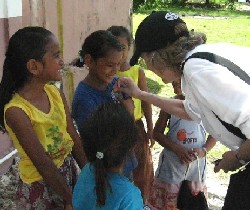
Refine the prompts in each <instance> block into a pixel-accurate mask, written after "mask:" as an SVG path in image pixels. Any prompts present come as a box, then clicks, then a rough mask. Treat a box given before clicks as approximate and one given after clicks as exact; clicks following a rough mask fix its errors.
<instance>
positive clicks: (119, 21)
mask: <svg viewBox="0 0 250 210" xmlns="http://www.w3.org/2000/svg"><path fill="white" fill-rule="evenodd" d="M14 1H15V2H16V5H20V8H19V9H20V10H21V15H19V14H20V12H19V13H18V12H17V13H18V15H17V16H15V17H8V15H7V17H1V10H5V9H6V8H5V7H6V5H8V4H10V2H11V4H12V5H13V4H14ZM0 2H4V4H1V3H0V7H2V8H1V9H0V66H1V67H0V78H1V77H2V65H3V61H4V53H5V50H6V47H7V44H8V40H9V38H10V36H11V35H12V34H13V33H14V32H15V31H16V30H18V29H19V28H22V27H24V26H29V25H40V26H44V27H45V28H47V29H49V30H51V31H52V32H53V33H54V34H55V35H56V36H57V37H58V38H59V41H60V46H61V49H62V52H63V57H64V60H65V63H68V62H70V61H71V60H72V59H73V58H75V57H76V56H77V53H78V51H79V49H80V47H81V44H82V42H83V40H84V39H85V37H86V36H87V35H89V34H90V33H91V32H93V31H95V30H98V29H107V28H108V27H109V26H111V25H123V26H126V27H128V28H129V29H130V28H131V20H132V17H131V11H132V9H131V7H132V0H102V1H100V0H88V1H87V0H85V1H83V0H70V1H69V0H49V1H48V0H1V1H0ZM31 4H32V5H31ZM37 5H38V6H37ZM4 6H5V7H4ZM3 7H4V9H3ZM30 8H31V10H30ZM7 9H9V10H12V8H8V6H7ZM17 10H18V8H17ZM36 15H37V16H36Z"/></svg>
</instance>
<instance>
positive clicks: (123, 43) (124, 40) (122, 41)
mask: <svg viewBox="0 0 250 210" xmlns="http://www.w3.org/2000/svg"><path fill="white" fill-rule="evenodd" d="M117 39H118V40H119V42H120V44H121V46H122V52H123V54H122V60H121V64H123V63H125V62H126V61H127V58H128V54H129V50H130V46H129V43H128V40H127V38H126V37H123V36H119V37H117Z"/></svg>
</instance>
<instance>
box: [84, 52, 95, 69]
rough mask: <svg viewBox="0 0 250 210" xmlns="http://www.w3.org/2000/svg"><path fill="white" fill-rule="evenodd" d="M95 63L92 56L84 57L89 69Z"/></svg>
mask: <svg viewBox="0 0 250 210" xmlns="http://www.w3.org/2000/svg"><path fill="white" fill-rule="evenodd" d="M93 62H95V61H94V60H93V58H92V57H91V55H90V54H86V55H85V56H84V64H86V65H87V66H88V67H90V66H91V65H93Z"/></svg>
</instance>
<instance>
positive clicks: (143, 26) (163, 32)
mask: <svg viewBox="0 0 250 210" xmlns="http://www.w3.org/2000/svg"><path fill="white" fill-rule="evenodd" d="M179 23H184V24H185V22H184V21H183V20H182V19H181V18H180V17H179V16H178V15H177V14H175V13H172V12H166V11H157V12H152V13H151V14H150V15H149V16H147V17H146V18H145V19H144V20H143V21H142V22H141V23H140V25H139V26H138V29H137V31H136V33H135V51H134V54H133V56H132V58H131V59H130V65H131V66H133V65H135V64H136V63H137V62H138V59H139V57H140V56H141V53H142V52H152V51H154V50H158V49H162V48H164V47H166V46H167V44H169V43H173V42H174V41H176V40H177V39H178V38H179V37H181V36H188V35H189V32H188V30H185V31H182V32H181V33H180V34H178V35H176V34H175V26H176V25H177V24H179Z"/></svg>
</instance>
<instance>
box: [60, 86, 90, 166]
mask: <svg viewBox="0 0 250 210" xmlns="http://www.w3.org/2000/svg"><path fill="white" fill-rule="evenodd" d="M60 94H61V97H62V100H63V104H64V109H65V113H66V121H67V131H68V133H69V135H70V136H71V138H72V140H73V141H74V146H73V149H72V154H73V157H74V158H75V160H76V162H77V164H78V166H79V167H80V168H81V169H82V168H83V166H84V165H85V164H86V162H87V159H86V156H85V153H84V150H83V145H82V141H81V139H80V137H79V135H78V133H77V131H76V128H75V126H74V124H73V120H72V118H71V115H70V111H69V107H68V105H67V101H66V98H65V96H64V94H63V92H62V91H61V93H60Z"/></svg>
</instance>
